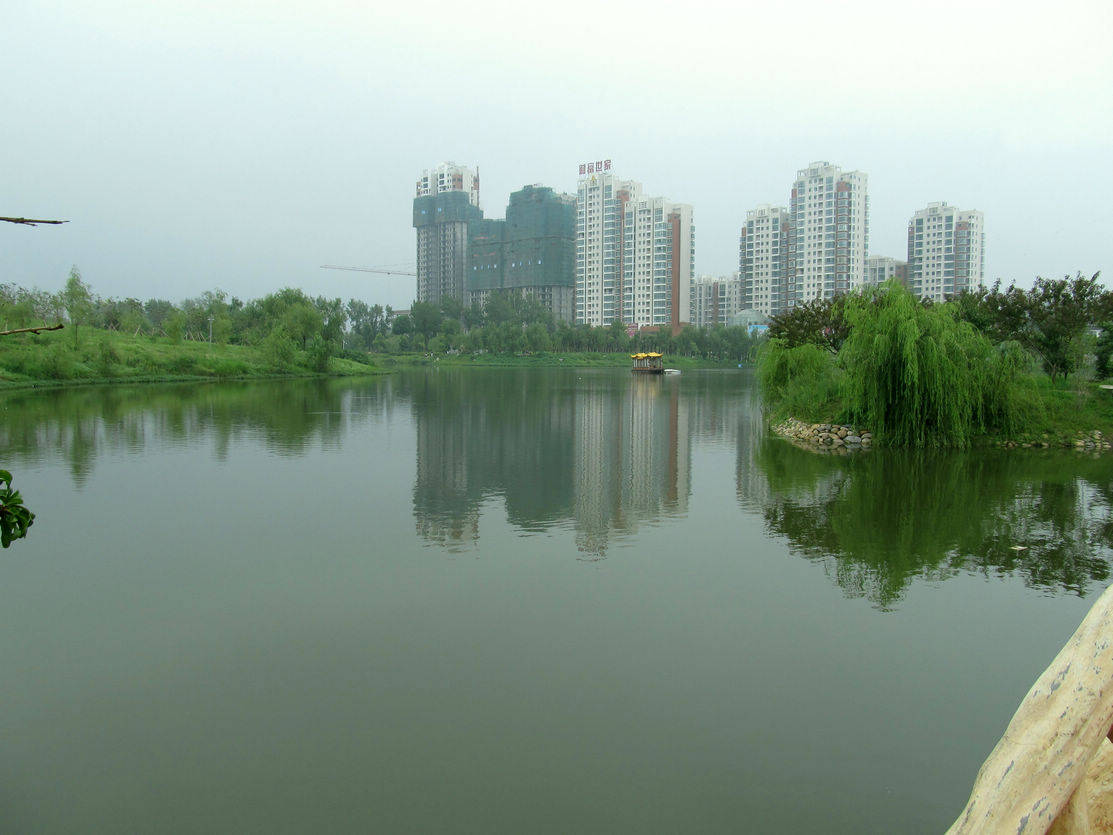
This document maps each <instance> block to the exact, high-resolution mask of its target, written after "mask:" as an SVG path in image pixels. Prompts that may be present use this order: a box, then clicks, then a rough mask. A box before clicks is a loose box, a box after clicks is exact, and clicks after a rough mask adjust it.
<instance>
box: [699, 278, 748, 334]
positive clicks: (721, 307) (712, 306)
mask: <svg viewBox="0 0 1113 835" xmlns="http://www.w3.org/2000/svg"><path fill="white" fill-rule="evenodd" d="M689 307H690V308H691V310H690V312H691V316H692V319H691V322H692V324H693V325H695V326H696V327H697V328H709V327H714V326H715V325H726V324H729V322H730V318H731V317H732V316H734V315H735V314H736V313H738V311H739V310H741V309H742V279H741V278H739V276H738V273H735V274H734V275H732V276H730V277H729V278H720V277H718V276H711V275H701V276H696V278H695V279H694V280H693V281H692V292H691V303H690V305H689Z"/></svg>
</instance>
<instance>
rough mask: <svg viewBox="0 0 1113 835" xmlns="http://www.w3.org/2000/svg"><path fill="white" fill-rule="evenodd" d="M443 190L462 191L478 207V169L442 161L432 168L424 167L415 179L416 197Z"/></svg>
mask: <svg viewBox="0 0 1113 835" xmlns="http://www.w3.org/2000/svg"><path fill="white" fill-rule="evenodd" d="M445 191H462V192H464V193H466V194H467V195H468V202H470V203H471V204H472V205H473V206H475V207H476V208H477V209H478V208H479V169H476V170H475V171H472V170H471V169H470V168H468V167H467V166H466V165H457V164H456V163H454V162H442V163H441V164H440V165H439V166H437V167H436V168H433V169H431V170H430V169H428V168H427V169H425V170H424V171H422V172H421V177H419V178H418V181H417V194H416V195H415V196H416V197H428V196H432V195H437V194H440V193H441V192H445Z"/></svg>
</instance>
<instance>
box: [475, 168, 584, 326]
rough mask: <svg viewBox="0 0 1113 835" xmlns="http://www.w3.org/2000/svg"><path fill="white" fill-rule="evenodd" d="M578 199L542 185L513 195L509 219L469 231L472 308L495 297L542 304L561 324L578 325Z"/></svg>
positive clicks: (482, 223)
mask: <svg viewBox="0 0 1113 835" xmlns="http://www.w3.org/2000/svg"><path fill="white" fill-rule="evenodd" d="M575 225H576V200H575V198H574V197H573V196H572V195H570V194H557V193H556V192H554V191H553V190H552V189H551V188H548V187H546V186H540V185H533V186H525V187H523V188H521V189H519V190H518V191H516V192H514V193H513V194H511V195H510V204H509V205H508V206H507V208H506V220H490V219H485V220H479V221H475V222H473V223H472V225H471V226H470V228H469V242H468V269H467V276H468V277H467V282H466V288H467V293H468V298H467V301H468V302H469V303H478V304H480V305H483V304H485V303H486V301H487V297H488V296H489V295H490V294H491V293H492V292H508V293H516V294H519V295H522V296H525V297H528V298H533V299H536V300H537V301H539V302H541V304H542V305H544V307H545V308H546V309H547V310H549V311H551V312H552V314H553V318H554V319H556V320H557V321H565V322H571V321H572V310H573V302H574V296H575V291H576V242H575Z"/></svg>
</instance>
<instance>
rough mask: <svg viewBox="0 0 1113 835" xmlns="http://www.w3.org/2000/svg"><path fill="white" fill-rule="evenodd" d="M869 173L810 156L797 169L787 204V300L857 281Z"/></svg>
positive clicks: (861, 271)
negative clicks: (810, 160)
mask: <svg viewBox="0 0 1113 835" xmlns="http://www.w3.org/2000/svg"><path fill="white" fill-rule="evenodd" d="M867 185H868V177H867V176H866V174H864V173H863V172H861V171H843V170H842V169H841V168H839V167H838V166H835V165H831V164H830V163H828V162H814V163H812V164H811V165H809V166H808V167H807V168H803V169H801V170H800V171H798V172H797V174H796V182H795V183H793V185H792V197H791V202H790V206H789V213H790V216H791V221H792V226H793V233H794V234H793V236H792V238H791V239H790V242H789V253H788V254H789V256H790V257H789V265H788V267H789V270H788V275H787V283H788V292H789V300H788V301H789V304H792V303H795V302H803V301H809V300H811V299H818V298H830V297H831V296H833V295H835V294H837V293H846V292H849V291H850V290H853V289H855V288H857V287H860V286H861V285H862V284H863V282H864V281H865V277H866V253H867V251H868V250H869V196H868V194H867Z"/></svg>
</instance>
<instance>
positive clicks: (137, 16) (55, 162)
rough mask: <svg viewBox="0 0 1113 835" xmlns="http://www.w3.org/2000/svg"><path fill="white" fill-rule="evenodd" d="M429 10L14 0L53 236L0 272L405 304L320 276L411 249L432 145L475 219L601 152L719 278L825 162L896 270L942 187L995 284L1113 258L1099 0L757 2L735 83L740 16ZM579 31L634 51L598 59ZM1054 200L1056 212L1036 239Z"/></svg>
mask: <svg viewBox="0 0 1113 835" xmlns="http://www.w3.org/2000/svg"><path fill="white" fill-rule="evenodd" d="M438 8H441V7H439V6H437V5H436V4H434V8H433V9H430V8H428V7H422V8H421V9H418V8H412V9H411V8H403V9H393V10H390V11H389V12H388V11H387V10H385V9H380V8H377V7H363V6H355V5H351V4H345V3H337V4H331V5H329V6H327V7H326V8H323V9H309V8H308V7H305V6H304V4H294V3H288V2H284V0H279V2H276V3H274V4H269V5H268V7H267V9H266V10H265V11H264V10H263V9H261V8H260V7H257V6H252V5H250V4H245V3H242V2H240V0H229V2H227V3H221V4H216V3H213V2H208V1H207V0H198V2H189V3H186V2H181V0H168V2H167V3H164V4H159V6H158V7H157V8H156V7H147V6H142V5H139V4H120V3H109V2H106V1H105V0H90V2H88V3H82V4H67V3H62V4H47V5H43V4H31V3H16V5H15V8H14V9H11V10H9V14H8V15H7V16H6V20H5V24H6V25H5V27H4V31H3V32H0V54H2V55H4V58H5V60H6V62H7V63H8V64H9V65H10V66H11V67H13V68H18V69H19V73H18V77H19V78H20V83H19V84H18V85H13V86H11V87H10V88H9V89H7V90H5V115H6V123H7V124H8V125H9V126H10V131H9V136H8V141H7V144H6V149H7V156H8V159H9V160H10V161H11V163H10V164H9V165H7V166H5V167H4V170H3V171H2V172H0V195H3V198H2V200H0V202H2V203H3V205H4V207H5V208H4V211H3V214H5V215H11V216H26V217H46V218H59V219H67V220H69V221H70V223H69V224H66V225H64V226H61V227H56V228H38V229H31V228H28V227H18V226H10V225H5V226H6V227H9V226H10V228H4V229H0V280H4V281H11V282H16V283H19V284H23V285H28V286H39V287H42V288H43V289H50V290H54V289H59V288H60V287H61V286H62V285H63V284H64V282H65V277H66V275H67V273H68V271H69V268H70V266H71V265H73V264H76V265H77V266H78V267H79V268H80V269H81V270H82V273H83V275H84V276H85V277H86V279H87V280H88V281H89V283H90V284H91V285H92V286H93V287H94V289H95V290H96V291H97V292H99V293H101V294H102V295H106V296H117V297H126V296H132V295H145V296H150V295H157V296H162V297H167V298H172V299H181V298H184V297H191V296H195V295H197V294H199V293H201V292H203V291H204V290H206V289H212V288H214V287H221V288H223V289H225V290H227V291H228V292H229V293H231V294H233V295H237V296H239V297H241V298H252V297H257V296H260V295H263V294H265V293H267V292H271V291H273V290H274V289H275V288H280V287H283V286H298V287H303V288H304V289H305V290H306V291H307V292H309V293H312V294H314V295H318V294H320V295H326V296H330V297H332V296H338V295H339V296H343V297H352V296H356V297H359V298H363V299H366V300H368V301H372V302H374V301H378V302H380V303H387V304H393V305H394V306H395V307H404V306H407V305H408V304H409V302H410V301H412V299H413V295H414V287H413V280H412V279H408V278H405V277H400V278H399V277H383V278H375V279H371V278H369V277H368V276H367V275H360V274H355V273H343V272H338V271H322V270H320V269H319V267H320V265H321V264H350V265H358V264H367V265H378V264H393V263H400V262H412V259H413V249H412V240H413V239H412V234H413V233H412V229H410V227H409V223H408V218H406V217H405V213H404V212H398V211H397V207H398V206H399V205H402V204H404V203H405V201H408V200H410V199H412V191H413V178H414V174H415V173H416V172H419V171H421V170H422V168H424V167H427V166H428V165H429V164H430V162H431V161H433V160H440V159H445V158H447V159H455V160H459V161H461V162H466V161H469V160H473V161H476V162H478V163H480V164H481V165H482V176H483V192H484V199H483V205H484V206H485V207H500V206H504V205H506V202H507V200H508V198H509V195H510V193H511V192H513V191H515V190H517V189H518V188H520V187H521V186H522V185H523V184H526V183H529V182H542V183H545V184H546V185H549V186H551V187H553V188H554V189H556V190H557V191H572V190H573V187H574V185H575V176H576V172H577V165H578V163H579V161H580V160H581V159H585V158H588V157H589V156H591V157H594V158H596V159H598V158H610V159H613V160H614V161H615V164H616V165H619V166H621V170H622V171H623V172H625V173H627V174H629V175H633V176H637V177H640V178H642V180H643V182H646V183H647V185H648V186H649V187H650V188H651V189H652V192H653V193H654V194H664V195H669V196H670V197H673V198H675V199H682V200H684V201H686V202H687V203H690V204H691V205H693V206H694V207H695V210H696V213H697V215H698V217H697V223H698V225H699V252H698V259H697V264H696V270H697V272H700V273H716V274H728V273H729V272H731V271H733V269H735V265H736V263H737V243H738V241H737V236H738V229H739V226H740V224H741V222H742V220H743V219H744V215H743V214H742V213H740V212H738V211H737V210H736V209H734V208H733V207H735V206H737V205H741V206H743V207H750V206H754V205H758V204H760V203H764V202H776V203H780V202H782V201H785V200H786V199H787V196H786V195H785V183H786V172H787V174H788V176H791V172H793V171H795V170H796V169H798V168H799V167H800V166H801V165H805V164H807V163H808V162H809V161H810V160H817V159H829V160H831V161H832V162H837V163H838V164H839V165H841V166H843V167H845V168H848V169H858V170H862V171H866V172H868V173H869V176H870V181H871V189H870V191H871V215H872V222H871V230H870V237H871V241H870V243H871V247H870V248H871V252H876V253H882V254H886V255H891V256H894V257H901V256H902V253H903V252H904V250H905V239H906V234H907V219H908V217H909V215H910V214H911V212H912V211H914V210H915V209H917V208H920V207H923V206H925V205H927V204H928V203H931V202H934V201H942V200H946V201H947V202H949V203H952V204H954V205H957V206H962V207H976V208H977V209H978V210H980V211H982V212H984V213H985V215H986V217H987V218H988V219H989V221H990V228H989V229H988V232H989V235H990V238H991V245H990V247H989V249H988V252H987V262H986V280H987V282H990V283H992V282H993V281H994V280H995V279H997V278H1002V279H1004V280H1005V282H1006V283H1008V282H1009V281H1016V282H1017V283H1018V284H1020V285H1021V286H1031V283H1032V281H1033V280H1034V278H1035V276H1037V275H1043V276H1047V277H1059V276H1062V275H1064V274H1068V273H1069V274H1072V275H1073V274H1074V273H1075V272H1076V271H1078V270H1081V271H1083V272H1084V273H1086V274H1091V273H1093V272H1095V271H1097V270H1100V269H1103V268H1109V266H1110V261H1113V243H1111V242H1110V241H1109V239H1108V237H1107V236H1106V235H1105V230H1106V229H1107V228H1108V227H1109V226H1110V225H1113V214H1111V212H1113V208H1111V207H1110V206H1109V205H1108V204H1107V201H1105V200H1104V198H1103V196H1102V194H1103V191H1104V189H1103V188H1102V187H1101V182H1102V181H1103V179H1105V177H1104V175H1103V172H1104V171H1105V170H1106V169H1105V164H1104V162H1105V156H1106V154H1107V147H1108V139H1107V137H1108V135H1109V132H1110V130H1111V129H1113V97H1111V96H1110V95H1109V92H1108V91H1109V89H1111V88H1113V54H1111V53H1110V51H1109V50H1108V49H1107V48H1105V45H1104V42H1103V41H1102V37H1103V34H1104V32H1106V31H1108V30H1109V28H1110V26H1111V25H1113V10H1111V8H1110V7H1109V5H1108V4H1105V3H1100V2H1097V0H1085V1H1081V0H1074V1H1073V2H1072V0H1067V2H1066V4H1065V5H1061V6H1059V7H1057V9H1056V13H1055V14H1046V15H1039V16H1037V15H1031V14H1029V15H1025V14H1021V13H1018V14H1016V15H1010V16H1009V23H1008V36H1007V37H1002V36H1001V25H1002V17H1003V16H1002V13H1001V11H1000V10H999V9H996V8H993V7H989V6H987V7H985V8H981V7H971V6H969V5H962V6H958V5H956V6H955V7H954V14H951V13H948V12H947V10H946V9H942V10H940V11H939V13H938V14H933V15H930V16H924V17H922V18H921V17H917V18H916V25H915V26H913V27H909V26H908V22H909V21H910V20H911V18H910V17H908V13H907V12H904V11H902V10H901V9H898V8H896V7H893V6H891V4H882V3H863V2H858V3H854V4H851V5H850V6H848V7H845V8H842V9H840V14H844V15H846V19H847V20H853V21H854V26H853V27H852V29H851V30H850V32H851V33H850V34H848V36H847V37H846V38H837V39H836V38H832V37H831V34H830V29H829V26H828V25H826V24H824V23H822V20H823V17H824V14H825V13H826V11H827V8H826V7H825V6H820V5H818V4H809V3H807V2H802V3H796V4H791V5H789V6H785V7H783V8H773V7H764V6H763V7H761V8H759V9H755V10H753V11H752V13H748V14H747V16H746V31H748V32H760V33H761V37H757V38H753V39H751V42H750V43H749V45H748V46H747V54H746V60H745V62H744V65H743V66H741V67H740V65H739V63H738V55H737V37H738V32H739V29H738V26H737V24H738V15H737V13H736V11H737V10H730V9H726V8H721V9H720V8H711V7H702V6H698V5H697V6H696V7H693V8H692V9H689V10H686V12H685V14H683V15H679V16H667V17H666V16H662V15H634V14H630V13H629V12H630V10H629V9H627V8H624V7H623V6H621V4H620V5H616V6H613V7H608V8H604V9H600V8H597V7H595V6H589V5H588V4H584V3H578V2H571V3H566V4H560V5H559V6H548V7H542V8H531V9H529V10H527V11H521V13H519V14H515V15H510V14H506V13H505V12H506V9H504V8H502V7H501V6H500V5H499V4H493V3H485V2H481V3H480V6H479V7H476V8H475V9H474V10H473V11H474V12H475V14H474V15H473V16H472V17H473V19H474V20H476V21H479V20H482V21H483V24H482V25H480V24H478V23H475V24H469V23H467V22H464V23H461V20H460V16H459V14H458V10H453V9H452V8H451V7H448V6H447V5H445V6H444V7H443V9H442V10H441V11H442V12H443V13H441V12H438V11H437V9H438ZM821 12H823V13H824V14H821ZM956 16H957V17H958V18H959V19H961V21H962V25H961V26H960V27H957V28H955V27H954V26H953V25H952V24H951V23H949V21H952V20H953V19H955V18H956ZM167 20H173V21H174V25H172V26H168V25H166V21H167ZM584 27H590V28H591V29H592V30H596V29H597V30H598V31H614V32H623V33H624V37H625V36H627V35H628V36H630V37H633V38H634V39H635V41H634V42H637V43H642V44H644V45H646V47H647V48H646V49H641V50H635V51H634V53H629V52H628V51H622V50H618V51H599V50H597V49H594V48H592V47H591V46H590V45H589V41H590V39H587V38H584V37H583V36H582V34H583V32H584V31H585V29H584ZM896 32H900V33H901V36H900V37H894V33H896ZM523 34H524V35H526V37H523ZM943 41H945V42H947V43H948V44H952V46H953V49H950V50H949V52H948V56H947V60H946V61H938V62H935V61H933V62H932V63H931V64H930V71H929V70H928V69H927V68H926V67H927V65H926V64H925V62H924V60H923V59H922V58H921V56H927V55H933V54H935V51H936V50H937V49H938V45H939V43H941V42H943ZM493 44H498V49H497V50H495V52H494V54H493V55H492V57H491V59H490V60H483V61H478V60H476V55H477V54H479V52H480V51H481V50H484V49H486V48H487V47H488V46H490V45H493ZM867 45H868V48H866V46H867ZM1064 53H1066V54H1069V55H1070V56H1071V58H1070V60H1069V61H1064V60H1062V58H1061V56H1062V55H1063V54H1064ZM661 54H667V55H668V56H669V59H668V60H667V61H662V60H659V57H658V56H659V55H661ZM511 69H512V71H511ZM445 78H451V79H452V80H453V83H452V84H450V85H449V84H444V83H443V80H444V79H445ZM604 80H605V82H604ZM496 91H497V92H498V95H497V96H496V95H492V93H494V92H496ZM542 105H543V107H542ZM650 114H652V118H650ZM523 174H528V176H526V177H523ZM1049 199H1054V200H1055V201H1056V202H1058V203H1062V204H1064V205H1066V206H1069V207H1070V211H1069V212H1063V213H1057V214H1056V215H1055V216H1051V217H1049V222H1050V224H1051V225H1050V226H1049V227H1047V228H1046V229H1044V231H1043V233H1042V234H1041V235H1039V236H1033V235H1031V234H1030V232H1029V229H1030V219H1031V217H1034V216H1043V215H1044V213H1043V212H1042V206H1043V205H1044V204H1045V203H1046V202H1047V201H1048V200H1049Z"/></svg>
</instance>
